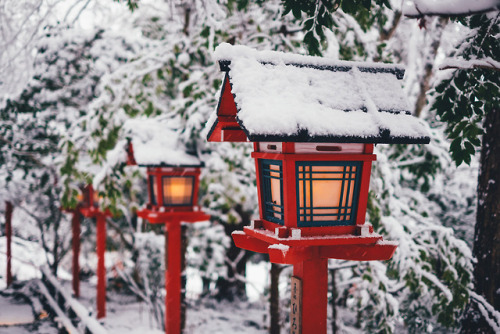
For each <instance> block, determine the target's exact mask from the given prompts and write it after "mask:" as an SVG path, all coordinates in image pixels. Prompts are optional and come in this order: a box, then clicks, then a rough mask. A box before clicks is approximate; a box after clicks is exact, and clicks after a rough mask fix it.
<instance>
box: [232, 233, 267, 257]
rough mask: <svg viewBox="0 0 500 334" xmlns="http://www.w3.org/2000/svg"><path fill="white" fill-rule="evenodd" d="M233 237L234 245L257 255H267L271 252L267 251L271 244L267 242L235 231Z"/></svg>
mask: <svg viewBox="0 0 500 334" xmlns="http://www.w3.org/2000/svg"><path fill="white" fill-rule="evenodd" d="M231 236H232V237H233V241H234V244H235V245H236V247H238V248H243V249H246V250H249V251H251V252H256V253H264V254H267V253H268V252H269V250H268V249H267V248H268V247H269V244H268V243H267V242H265V241H262V240H259V239H257V238H254V237H251V236H249V235H248V234H245V233H242V232H241V231H235V232H233V233H232V234H231Z"/></svg>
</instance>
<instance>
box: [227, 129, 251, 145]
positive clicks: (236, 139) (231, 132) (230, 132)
mask: <svg viewBox="0 0 500 334" xmlns="http://www.w3.org/2000/svg"><path fill="white" fill-rule="evenodd" d="M222 141H224V142H231V143H241V142H246V141H248V140H247V135H246V134H245V132H244V131H243V130H241V129H234V128H231V129H227V128H223V129H222Z"/></svg>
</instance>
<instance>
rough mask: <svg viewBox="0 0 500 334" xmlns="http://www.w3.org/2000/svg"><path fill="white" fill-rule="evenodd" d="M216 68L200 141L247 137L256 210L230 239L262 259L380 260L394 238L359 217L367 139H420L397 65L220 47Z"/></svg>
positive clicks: (369, 151)
mask: <svg viewBox="0 0 500 334" xmlns="http://www.w3.org/2000/svg"><path fill="white" fill-rule="evenodd" d="M215 55H216V58H217V60H218V62H219V65H220V68H221V71H223V72H225V73H226V74H225V79H224V82H223V85H222V92H221V95H220V100H219V104H218V107H217V110H216V112H215V113H214V114H213V115H212V117H211V118H210V120H209V122H208V124H207V128H208V129H209V132H208V140H209V141H227V142H246V141H251V142H254V152H253V154H252V156H253V157H254V158H255V163H256V171H257V186H258V194H259V214H260V218H259V219H258V220H256V221H254V222H253V223H252V225H251V226H248V227H245V228H244V231H238V232H235V233H233V239H234V241H235V243H236V245H237V246H238V247H240V248H244V249H247V250H251V251H255V252H260V253H267V254H269V256H270V260H271V262H274V263H287V264H294V263H299V262H303V261H307V260H308V259H313V258H315V259H317V258H321V259H328V258H336V259H346V260H387V259H390V258H391V257H392V255H393V254H394V251H395V249H396V247H397V243H395V242H389V241H383V238H382V236H381V235H379V234H376V233H374V232H373V228H372V226H371V225H369V224H366V223H365V214H366V206H367V200H368V188H369V183H370V173H371V164H372V161H374V160H375V159H376V156H375V155H374V154H373V145H374V144H376V143H400V144H411V143H420V144H423V143H428V142H429V136H428V134H427V132H426V128H425V125H424V124H423V123H422V122H421V121H420V120H419V119H416V118H414V117H412V116H411V115H410V112H409V109H408V103H407V101H406V97H405V95H404V93H403V90H402V88H401V81H400V80H401V79H402V78H403V76H404V69H403V68H401V67H398V66H395V65H390V64H377V63H358V62H346V61H337V60H334V61H332V60H329V59H325V58H319V57H309V56H300V55H290V54H285V53H281V52H274V51H256V50H253V49H250V48H247V47H244V46H231V45H228V44H222V45H220V46H219V47H218V48H217V49H216V52H215Z"/></svg>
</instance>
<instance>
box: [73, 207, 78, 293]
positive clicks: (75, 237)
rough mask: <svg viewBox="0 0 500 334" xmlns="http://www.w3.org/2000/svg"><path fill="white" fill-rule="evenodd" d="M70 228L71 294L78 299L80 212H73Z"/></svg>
mask: <svg viewBox="0 0 500 334" xmlns="http://www.w3.org/2000/svg"><path fill="white" fill-rule="evenodd" d="M71 227H72V233H73V240H72V247H73V268H72V269H73V292H74V294H75V297H77V298H78V297H80V263H79V257H80V210H78V209H76V210H75V211H73V218H72V220H71Z"/></svg>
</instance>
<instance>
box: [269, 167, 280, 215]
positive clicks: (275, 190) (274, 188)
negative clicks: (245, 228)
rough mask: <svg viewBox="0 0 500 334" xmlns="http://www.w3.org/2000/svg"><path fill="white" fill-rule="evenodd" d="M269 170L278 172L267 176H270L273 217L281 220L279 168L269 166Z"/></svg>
mask: <svg viewBox="0 0 500 334" xmlns="http://www.w3.org/2000/svg"><path fill="white" fill-rule="evenodd" d="M269 169H270V170H275V171H278V172H270V173H269V175H270V176H271V178H270V181H271V201H272V202H273V204H275V205H274V206H273V209H274V211H278V212H274V217H276V218H278V219H282V217H281V213H280V212H281V208H280V206H281V180H280V179H279V177H280V173H279V170H280V166H278V165H269Z"/></svg>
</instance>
